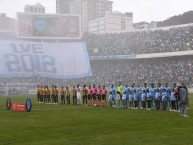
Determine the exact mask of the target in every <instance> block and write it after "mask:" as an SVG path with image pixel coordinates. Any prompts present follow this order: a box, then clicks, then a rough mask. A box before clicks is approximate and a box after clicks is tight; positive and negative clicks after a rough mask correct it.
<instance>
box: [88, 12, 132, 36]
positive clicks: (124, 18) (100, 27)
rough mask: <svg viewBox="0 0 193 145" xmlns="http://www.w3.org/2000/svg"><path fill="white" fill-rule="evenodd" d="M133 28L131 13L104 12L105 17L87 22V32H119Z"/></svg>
mask: <svg viewBox="0 0 193 145" xmlns="http://www.w3.org/2000/svg"><path fill="white" fill-rule="evenodd" d="M132 30H133V13H129V12H126V13H120V12H106V14H105V17H103V18H98V19H95V20H92V21H90V22H89V32H90V33H97V34H104V33H121V32H129V31H132Z"/></svg>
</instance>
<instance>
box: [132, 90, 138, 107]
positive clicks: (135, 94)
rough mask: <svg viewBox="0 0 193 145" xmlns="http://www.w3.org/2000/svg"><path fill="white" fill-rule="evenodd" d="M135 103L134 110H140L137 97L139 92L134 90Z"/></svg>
mask: <svg viewBox="0 0 193 145" xmlns="http://www.w3.org/2000/svg"><path fill="white" fill-rule="evenodd" d="M133 101H134V109H138V107H139V106H138V97H137V92H136V90H134V93H133Z"/></svg>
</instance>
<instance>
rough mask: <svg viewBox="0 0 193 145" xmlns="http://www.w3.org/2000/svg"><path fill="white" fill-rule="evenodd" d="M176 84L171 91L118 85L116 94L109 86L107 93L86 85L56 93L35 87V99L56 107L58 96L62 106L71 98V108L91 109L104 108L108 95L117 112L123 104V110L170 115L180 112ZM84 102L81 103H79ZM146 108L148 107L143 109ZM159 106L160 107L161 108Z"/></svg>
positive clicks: (151, 87)
mask: <svg viewBox="0 0 193 145" xmlns="http://www.w3.org/2000/svg"><path fill="white" fill-rule="evenodd" d="M176 88H177V86H176V84H173V85H172V86H171V87H169V86H168V83H165V84H164V86H162V84H161V83H158V84H157V87H155V86H154V84H153V83H152V84H151V85H150V87H148V86H147V83H144V85H143V87H141V86H140V83H138V85H137V86H135V84H134V83H132V84H131V86H130V87H128V86H127V85H125V87H123V85H122V84H121V82H119V84H118V87H117V90H116V89H115V88H114V85H111V87H110V89H108V91H107V89H106V87H105V86H103V87H102V88H101V86H100V85H98V87H96V85H93V87H91V86H89V87H88V88H87V87H86V85H84V86H83V88H81V87H80V86H79V85H77V87H75V86H73V89H72V91H70V89H69V88H68V87H66V89H64V87H61V89H58V88H57V87H56V86H52V87H51V88H49V87H48V86H45V87H42V86H38V88H37V98H38V102H42V103H51V102H52V103H53V104H57V103H58V95H59V94H60V96H61V103H62V104H65V100H66V101H67V104H70V100H71V97H70V96H71V94H72V97H73V98H72V100H73V104H83V105H89V106H91V105H93V106H98V105H99V106H100V105H101V106H107V101H106V100H107V99H106V97H107V93H109V98H108V100H109V104H110V106H114V107H117V108H119V107H120V102H122V107H123V108H128V107H129V108H141V109H145V108H147V110H151V109H152V108H154V109H157V110H160V108H161V107H162V110H167V109H170V111H177V110H179V101H180V97H179V95H176V93H175V92H176ZM82 100H83V102H82ZM146 105H147V106H146ZM160 106H161V107H160Z"/></svg>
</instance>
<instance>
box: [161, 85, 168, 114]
mask: <svg viewBox="0 0 193 145" xmlns="http://www.w3.org/2000/svg"><path fill="white" fill-rule="evenodd" d="M166 109H167V93H166V89H165V88H164V89H163V91H162V110H163V111H166Z"/></svg>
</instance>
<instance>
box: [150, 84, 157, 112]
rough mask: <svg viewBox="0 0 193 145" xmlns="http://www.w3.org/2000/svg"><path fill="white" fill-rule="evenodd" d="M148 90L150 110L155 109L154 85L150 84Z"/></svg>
mask: <svg viewBox="0 0 193 145" xmlns="http://www.w3.org/2000/svg"><path fill="white" fill-rule="evenodd" d="M149 90H150V96H151V101H152V102H151V107H152V109H155V102H156V101H155V93H156V88H155V87H154V84H153V83H152V84H151V88H150V89H149Z"/></svg>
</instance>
